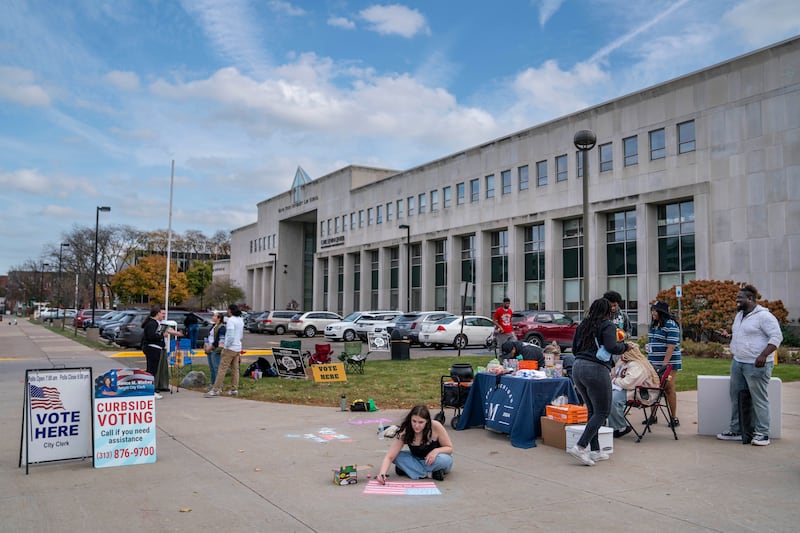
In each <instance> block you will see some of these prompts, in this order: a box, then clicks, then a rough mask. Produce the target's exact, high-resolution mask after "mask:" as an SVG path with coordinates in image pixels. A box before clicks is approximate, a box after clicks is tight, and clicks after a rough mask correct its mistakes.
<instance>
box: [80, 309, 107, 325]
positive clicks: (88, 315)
mask: <svg viewBox="0 0 800 533" xmlns="http://www.w3.org/2000/svg"><path fill="white" fill-rule="evenodd" d="M110 312H111V309H95V310H94V319H95V320H97V319H98V318H100V317H102V316H103V315H106V314H108V313H110ZM91 323H92V310H91V309H81V310H80V311H78V314H77V315H76V316H75V325H76V326H77V327H79V328H83V329H86V328H88V327H89V324H91Z"/></svg>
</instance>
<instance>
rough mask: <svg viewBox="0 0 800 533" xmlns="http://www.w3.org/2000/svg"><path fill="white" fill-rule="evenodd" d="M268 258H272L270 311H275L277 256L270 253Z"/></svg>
mask: <svg viewBox="0 0 800 533" xmlns="http://www.w3.org/2000/svg"><path fill="white" fill-rule="evenodd" d="M269 256H270V257H272V310H273V311H274V310H275V287H277V284H276V282H275V280H276V279H277V278H278V254H276V253H275V252H270V253H269Z"/></svg>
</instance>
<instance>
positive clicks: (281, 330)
mask: <svg viewBox="0 0 800 533" xmlns="http://www.w3.org/2000/svg"><path fill="white" fill-rule="evenodd" d="M284 333H286V328H285V327H283V326H275V334H276V335H283V334H284Z"/></svg>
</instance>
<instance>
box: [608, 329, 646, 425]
mask: <svg viewBox="0 0 800 533" xmlns="http://www.w3.org/2000/svg"><path fill="white" fill-rule="evenodd" d="M629 346H630V348H629V349H628V351H626V352H625V353H623V354H622V355H621V356H620V358H619V361H617V364H616V365H614V368H613V369H612V370H611V389H612V390H611V412H610V413H609V414H608V425H609V426H611V427H612V428H614V438H619V437H622V436H623V435H627V434H628V433H629V432H630V431H631V428H629V427H628V424H627V422H626V421H625V415H624V413H625V403H626V402H627V401H628V400H633V399H634V394H635V392H636V387H640V386H641V387H658V374H657V373H656V371H655V369H654V368H653V365H651V364H650V362H649V361H648V360H647V357H645V355H644V354H643V353H642V352H641V350H639V346H638V345H636V344H633V343H631V344H629ZM653 396H655V394H654V395H653ZM636 399H637V400H639V401H641V402H642V403H644V404H647V403H648V402H652V399H655V398H652V399H649V398H648V399H644V398H640V397H638V396H637V397H636Z"/></svg>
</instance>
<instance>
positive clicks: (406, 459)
mask: <svg viewBox="0 0 800 533" xmlns="http://www.w3.org/2000/svg"><path fill="white" fill-rule="evenodd" d="M394 464H395V465H396V466H398V467H399V468H400V470H402V471H404V472H405V473H406V474H408V477H410V478H411V479H422V478H424V477H426V475H427V473H428V472H433V471H434V470H444V473H445V474H447V473H449V472H450V470H451V469H452V468H453V456H452V455H450V454H449V453H440V454H439V455H437V456H436V459H435V460H434V461H433V464H432V465H427V464H425V459H420V458H418V457H414V456H413V455H411V452H409V451H408V450H401V451H400V453H398V454H397V457H395V459H394Z"/></svg>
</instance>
